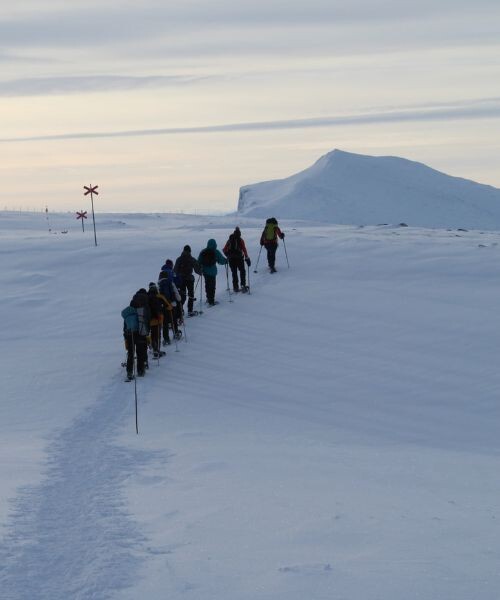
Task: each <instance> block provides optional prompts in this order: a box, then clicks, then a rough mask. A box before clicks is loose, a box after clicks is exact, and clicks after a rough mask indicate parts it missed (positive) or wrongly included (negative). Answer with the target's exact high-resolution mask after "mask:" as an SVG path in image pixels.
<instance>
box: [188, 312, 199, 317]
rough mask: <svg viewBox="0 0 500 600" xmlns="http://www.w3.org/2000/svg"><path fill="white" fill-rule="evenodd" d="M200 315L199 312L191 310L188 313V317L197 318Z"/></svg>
mask: <svg viewBox="0 0 500 600" xmlns="http://www.w3.org/2000/svg"><path fill="white" fill-rule="evenodd" d="M199 314H200V313H199V312H198V311H197V310H191V311H189V312H188V317H197V316H198V315H199Z"/></svg>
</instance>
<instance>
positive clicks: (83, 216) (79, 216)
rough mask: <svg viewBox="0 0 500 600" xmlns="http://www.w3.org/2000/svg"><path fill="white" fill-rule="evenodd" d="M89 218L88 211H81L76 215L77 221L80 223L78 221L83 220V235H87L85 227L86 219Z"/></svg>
mask: <svg viewBox="0 0 500 600" xmlns="http://www.w3.org/2000/svg"><path fill="white" fill-rule="evenodd" d="M86 218H87V211H86V210H81V211H80V212H78V211H77V213H76V220H77V221H78V219H81V220H82V231H83V233H85V225H84V219H86Z"/></svg>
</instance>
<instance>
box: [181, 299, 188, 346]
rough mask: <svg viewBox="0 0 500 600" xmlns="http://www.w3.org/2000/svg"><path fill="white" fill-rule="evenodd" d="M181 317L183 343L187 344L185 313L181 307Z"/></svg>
mask: <svg viewBox="0 0 500 600" xmlns="http://www.w3.org/2000/svg"><path fill="white" fill-rule="evenodd" d="M181 316H182V329H183V330H184V341H185V342H186V344H187V341H188V338H187V335H186V313H185V311H184V306H182V307H181Z"/></svg>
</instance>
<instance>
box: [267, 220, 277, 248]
mask: <svg viewBox="0 0 500 600" xmlns="http://www.w3.org/2000/svg"><path fill="white" fill-rule="evenodd" d="M269 220H270V219H268V221H269ZM275 220H276V219H275ZM264 237H265V238H266V240H267V241H268V242H272V241H273V240H275V239H276V224H275V223H266V227H265V228H264Z"/></svg>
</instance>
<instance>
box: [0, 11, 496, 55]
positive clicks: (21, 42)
mask: <svg viewBox="0 0 500 600" xmlns="http://www.w3.org/2000/svg"><path fill="white" fill-rule="evenodd" d="M21 4H22V3H21ZM499 12H500V9H499V8H498V2H497V0H475V2H474V4H472V3H471V2H470V0H440V1H439V2H436V1H435V0H420V1H419V2H402V1H401V0H378V1H376V2H375V1H373V0H350V2H348V3H346V2H345V0H309V1H308V2H307V1H305V0H253V1H252V2H249V1H247V2H235V1H234V0H212V1H211V2H207V1H206V0H197V1H193V0H183V1H182V2H175V3H174V2H164V1H163V0H162V1H161V2H160V1H158V0H147V1H144V2H141V3H140V4H138V3H136V2H133V3H132V2H122V1H120V2H118V1H114V2H113V1H107V2H106V3H102V4H89V3H84V2H75V1H74V0H72V2H71V3H67V4H66V6H61V5H60V3H55V4H54V3H47V2H44V1H43V0H40V2H38V3H35V4H33V5H32V9H31V10H30V11H26V10H22V11H20V12H19V13H16V12H15V11H13V10H12V11H11V13H10V16H9V17H8V18H5V17H4V18H3V19H2V20H0V39H1V40H2V44H3V45H4V46H22V47H29V46H31V47H39V46H45V47H63V46H66V47H71V48H76V47H82V46H91V45H94V44H100V45H103V46H108V45H110V44H113V43H119V42H122V43H125V44H130V43H132V42H134V41H135V42H138V41H141V40H143V41H145V42H148V41H150V40H152V39H154V38H156V39H161V38H165V37H166V36H168V35H175V34H177V33H179V32H180V31H182V32H191V33H198V34H201V35H206V34H207V32H208V31H209V30H214V29H215V30H217V29H219V30H220V29H224V28H231V27H233V28H234V27H236V28H238V27H246V28H253V29H255V31H256V35H258V34H259V29H260V28H262V27H266V28H267V27H282V28H286V27H289V26H308V25H328V26H330V27H334V26H341V25H343V24H344V25H345V24H350V25H366V24H372V25H373V24H381V23H385V24H387V25H391V24H392V25H394V24H396V23H397V22H399V21H402V20H406V21H408V20H410V21H415V20H419V19H423V20H426V23H422V25H430V24H431V23H432V21H433V20H434V19H435V18H439V17H444V18H446V22H447V24H448V27H447V29H446V30H443V34H446V32H447V30H449V29H451V28H452V27H451V26H452V24H453V23H455V22H457V20H460V19H462V20H465V22H466V23H468V24H469V25H470V22H471V20H481V21H483V22H484V23H486V24H488V23H491V22H493V21H494V20H495V15H496V16H497V17H498V15H499ZM417 29H418V32H416V35H424V36H425V27H422V28H417Z"/></svg>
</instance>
